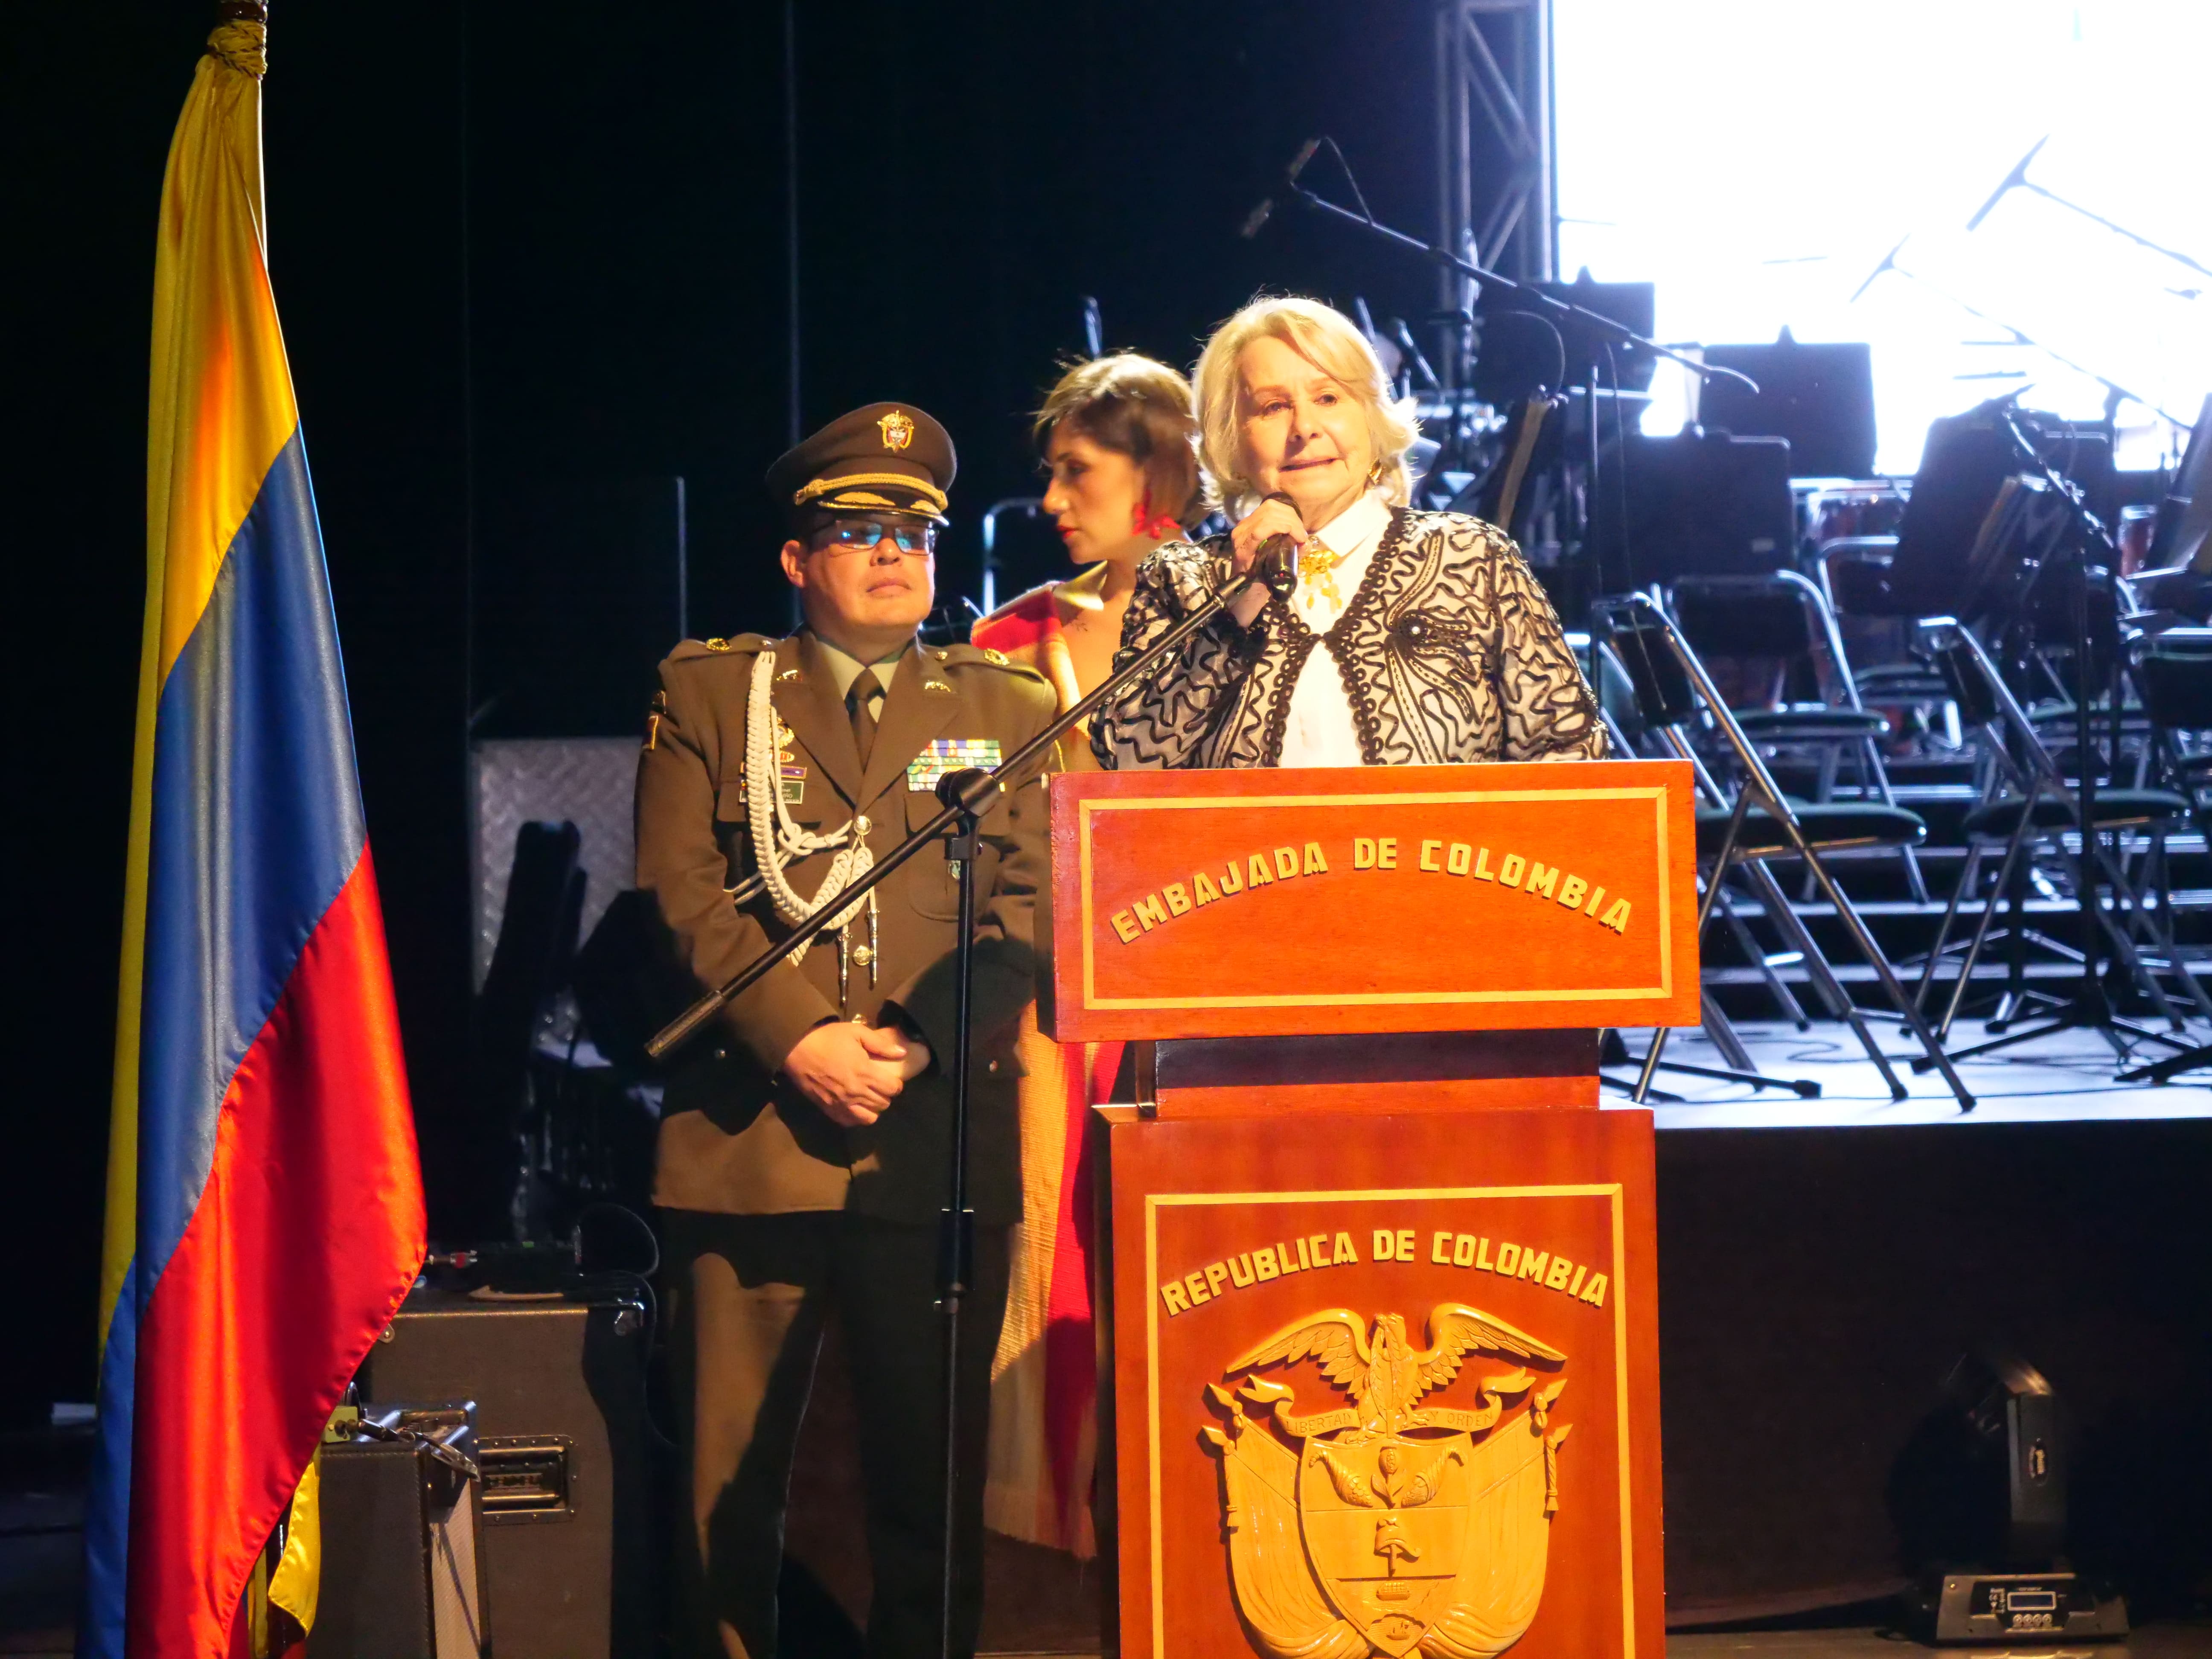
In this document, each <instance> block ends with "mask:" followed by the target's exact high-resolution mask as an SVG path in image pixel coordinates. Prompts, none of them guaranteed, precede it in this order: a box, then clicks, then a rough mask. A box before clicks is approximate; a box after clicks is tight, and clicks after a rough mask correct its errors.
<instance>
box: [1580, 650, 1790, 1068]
mask: <svg viewBox="0 0 2212 1659" xmlns="http://www.w3.org/2000/svg"><path fill="white" fill-rule="evenodd" d="M1567 638H1568V641H1569V643H1570V644H1571V646H1574V647H1575V649H1576V655H1577V660H1579V661H1580V662H1582V664H1583V674H1584V677H1585V678H1588V679H1589V682H1590V684H1593V685H1595V686H1596V687H1598V718H1599V719H1600V720H1603V721H1604V722H1605V729H1606V735H1607V738H1609V739H1610V740H1611V743H1612V747H1613V753H1614V754H1616V755H1633V754H1636V753H1638V751H1639V750H1640V748H1641V744H1640V743H1639V742H1638V739H1639V738H1641V737H1642V736H1643V734H1644V729H1645V728H1644V720H1643V718H1642V714H1641V712H1640V710H1638V708H1637V707H1636V706H1635V701H1634V700H1635V692H1634V688H1633V686H1632V684H1631V682H1630V679H1629V675H1628V671H1627V670H1626V668H1624V667H1623V666H1622V665H1621V664H1620V659H1618V658H1617V657H1615V656H1614V655H1613V652H1612V650H1611V648H1610V647H1597V648H1593V647H1591V645H1590V641H1589V635H1574V634H1570V635H1568V636H1567ZM1616 686H1618V687H1620V688H1621V689H1622V690H1625V691H1626V692H1627V694H1628V696H1629V697H1630V699H1631V702H1630V706H1629V707H1627V708H1620V700H1619V699H1618V698H1617V697H1616V696H1614V695H1613V693H1614V690H1615V688H1616ZM1616 711H1618V712H1616ZM1698 764H1699V763H1697V762H1696V761H1695V759H1694V758H1693V759H1692V765H1698ZM1699 770H1700V773H1701V774H1702V772H1703V768H1702V766H1699ZM1718 899H1719V908H1720V912H1721V915H1722V916H1723V918H1724V919H1725V920H1726V921H1727V922H1728V924H1729V928H1730V929H1731V931H1732V932H1733V933H1735V937H1736V939H1737V942H1738V943H1739V944H1740V945H1741V947H1742V949H1743V951H1744V954H1745V955H1746V956H1747V957H1749V958H1750V959H1751V961H1752V962H1753V963H1755V964H1756V965H1757V966H1758V969H1759V973H1760V974H1761V975H1763V976H1764V977H1765V981H1766V983H1767V988H1768V989H1770V990H1771V991H1772V992H1773V993H1774V994H1775V997H1776V999H1777V1000H1778V1001H1779V1002H1780V1003H1781V1004H1782V1006H1783V1009H1784V1012H1786V1013H1787V1014H1788V1015H1789V1017H1790V1019H1791V1020H1792V1021H1793V1022H1795V1023H1796V1027H1797V1029H1798V1030H1801V1031H1802V1030H1810V1029H1811V1027H1812V1022H1811V1021H1810V1020H1808V1019H1807V1018H1805V1011H1804V1010H1803V1009H1802V1008H1801V1007H1799V1006H1797V999H1796V997H1795V996H1793V995H1791V994H1790V987H1788V986H1787V985H1785V984H1784V983H1783V981H1782V976H1781V975H1779V974H1778V973H1777V972H1776V971H1775V969H1776V967H1777V965H1778V960H1779V959H1778V958H1777V957H1773V956H1771V955H1769V954H1767V952H1766V951H1765V948H1764V947H1763V946H1762V945H1760V944H1759V941H1758V940H1757V939H1754V938H1753V937H1752V933H1751V930H1750V929H1749V928H1748V927H1746V926H1744V923H1743V919H1742V918H1741V916H1739V915H1737V914H1736V913H1735V907H1734V906H1732V905H1731V904H1729V899H1728V895H1727V893H1726V892H1724V891H1723V892H1722V893H1720V894H1719V895H1718ZM1786 957H1787V959H1788V960H1790V961H1796V960H1797V959H1798V957H1799V953H1798V952H1796V951H1790V952H1787V953H1786ZM1698 1001H1699V1022H1698V1023H1699V1025H1700V1026H1701V1027H1702V1028H1703V1029H1704V1030H1705V1035H1706V1036H1708V1037H1710V1038H1711V1040H1712V1044H1713V1046H1714V1047H1715V1048H1718V1049H1719V1050H1720V1051H1721V1058H1722V1059H1723V1060H1726V1061H1727V1062H1728V1064H1727V1066H1692V1065H1690V1064H1687V1063H1686V1062H1685V1061H1681V1060H1654V1061H1653V1062H1652V1063H1653V1064H1654V1065H1656V1066H1657V1068H1658V1069H1661V1070H1664V1071H1669V1072H1681V1073H1686V1074H1687V1075H1690V1076H1693V1077H1705V1078H1712V1079H1717V1081H1720V1082H1723V1083H1747V1084H1749V1085H1751V1086H1752V1087H1753V1088H1754V1089H1787V1090H1789V1091H1790V1092H1791V1093H1792V1094H1795V1095H1796V1096H1798V1097H1800V1098H1801V1099H1805V1100H1814V1099H1817V1098H1819V1097H1820V1085H1819V1084H1818V1083H1816V1082H1814V1081H1813V1080H1812V1079H1810V1078H1771V1077H1768V1076H1767V1075H1766V1074H1765V1073H1764V1072H1761V1071H1760V1070H1759V1062H1758V1061H1757V1060H1753V1058H1752V1057H1751V1050H1749V1049H1748V1048H1745V1047H1744V1046H1743V1039H1742V1038H1741V1036H1738V1035H1737V1034H1736V1030H1735V1025H1734V1024H1731V1023H1730V1022H1729V1017H1728V1014H1727V1012H1725V1011H1724V1010H1723V1008H1722V1007H1721V1006H1720V1004H1719V1002H1718V1001H1717V1000H1715V998H1714V996H1713V994H1712V991H1711V987H1702V986H1701V987H1699V992H1698ZM1645 1063H1646V1062H1645V1060H1644V1059H1641V1058H1639V1057H1638V1056H1637V1055H1635V1054H1631V1053H1629V1051H1628V1047H1627V1044H1626V1042H1623V1041H1622V1039H1621V1036H1620V1032H1618V1031H1616V1030H1607V1033H1606V1038H1605V1042H1604V1043H1603V1045H1602V1048H1601V1058H1600V1060H1599V1061H1598V1064H1599V1066H1600V1067H1601V1068H1602V1067H1604V1066H1638V1068H1642V1067H1644V1066H1645ZM1640 1076H1641V1081H1640V1082H1639V1083H1638V1084H1637V1085H1634V1086H1633V1087H1631V1085H1627V1084H1623V1083H1620V1082H1618V1081H1616V1080H1615V1079H1612V1078H1606V1079H1603V1080H1604V1081H1606V1082H1607V1083H1612V1084H1613V1086H1615V1087H1616V1088H1624V1089H1628V1090H1629V1091H1630V1093H1631V1095H1632V1097H1634V1098H1636V1099H1638V1100H1647V1099H1652V1098H1659V1099H1663V1100H1679V1099H1680V1096H1679V1095H1669V1094H1665V1093H1663V1092H1662V1091H1656V1090H1654V1089H1653V1088H1652V1087H1651V1085H1650V1071H1648V1070H1641V1071H1640Z"/></svg>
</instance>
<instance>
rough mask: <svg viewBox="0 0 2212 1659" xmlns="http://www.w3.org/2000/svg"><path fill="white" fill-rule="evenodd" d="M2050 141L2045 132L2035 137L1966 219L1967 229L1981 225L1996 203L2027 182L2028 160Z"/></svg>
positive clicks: (1978, 227) (1973, 228)
mask: <svg viewBox="0 0 2212 1659" xmlns="http://www.w3.org/2000/svg"><path fill="white" fill-rule="evenodd" d="M2050 142H2051V135H2050V134H2049V133H2047V132H2046V133H2045V134H2044V135H2043V137H2040V138H2039V139H2037V140H2036V141H2035V143H2033V144H2031V145H2030V146H2029V147H2028V151H2027V155H2023V156H2021V158H2020V160H2019V161H2016V162H2015V163H2014V164H2013V169H2012V171H2011V172H2010V173H2007V174H2005V176H2004V183H2002V184H2001V185H1998V186H1997V187H1996V189H1995V190H1993V191H1990V199H1989V200H1988V201H1986V202H1984V203H1983V204H1981V206H1980V207H1979V208H1978V209H1977V210H1975V213H1974V216H1973V217H1972V218H1971V219H1969V220H1967V221H1966V228H1967V229H1968V230H1979V229H1980V228H1981V226H1982V221H1983V220H1984V219H1986V218H1988V217H1989V216H1990V212H1991V211H1992V210H1994V209H1995V208H1996V204H1998V203H1999V202H2002V200H2004V198H2005V197H2007V196H2009V195H2010V194H2011V193H2012V192H2013V191H2015V190H2017V189H2019V188H2020V187H2021V185H2024V184H2026V183H2027V164H2028V163H2029V162H2030V161H2033V160H2034V159H2035V158H2036V156H2037V155H2039V154H2040V153H2041V152H2042V149H2043V147H2044V146H2045V144H2047V143H2050Z"/></svg>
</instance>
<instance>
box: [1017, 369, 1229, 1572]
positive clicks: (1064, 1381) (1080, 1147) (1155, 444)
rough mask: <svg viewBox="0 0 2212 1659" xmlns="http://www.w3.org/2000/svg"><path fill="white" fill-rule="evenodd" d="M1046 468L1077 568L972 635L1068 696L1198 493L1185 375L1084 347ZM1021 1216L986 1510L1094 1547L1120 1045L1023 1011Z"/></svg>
mask: <svg viewBox="0 0 2212 1659" xmlns="http://www.w3.org/2000/svg"><path fill="white" fill-rule="evenodd" d="M1035 431H1036V440H1037V445H1038V447H1039V449H1040V450H1041V451H1042V454H1043V458H1044V463H1045V465H1046V467H1047V469H1048V471H1049V473H1050V477H1051V482H1050V483H1049V484H1048V486H1047V487H1046V489H1045V493H1044V506H1045V510H1046V511H1047V512H1048V513H1051V514H1052V515H1053V518H1054V522H1055V523H1056V524H1057V526H1058V527H1059V530H1060V537H1061V539H1062V540H1064V541H1065V542H1066V544H1067V551H1068V556H1069V557H1070V558H1071V559H1072V560H1073V561H1074V562H1075V563H1076V564H1078V565H1079V566H1081V567H1082V568H1081V570H1080V571H1079V574H1076V575H1073V576H1071V577H1069V578H1067V579H1066V580H1061V581H1053V582H1047V583H1045V584H1044V585H1043V586H1041V587H1036V588H1032V589H1031V590H1030V592H1026V593H1024V594H1023V595H1022V596H1021V597H1020V598H1019V599H1014V600H1012V601H1011V602H1010V603H1008V604H1006V605H1001V606H1000V608H999V609H998V610H997V611H994V612H993V613H992V614H991V615H990V616H988V617H985V618H984V619H983V620H982V621H981V622H979V623H976V624H975V631H974V635H973V639H974V641H975V644H977V645H980V646H986V647H989V648H991V649H993V650H995V651H1002V652H1004V653H1006V655H1007V656H1009V657H1011V658H1012V659H1014V660H1015V661H1017V662H1020V663H1024V664H1027V665H1029V666H1030V667H1032V668H1035V669H1036V670H1037V671H1039V672H1040V673H1042V674H1043V675H1044V676H1045V678H1048V679H1049V680H1050V681H1051V682H1052V684H1053V686H1054V690H1057V691H1058V692H1059V694H1060V707H1061V708H1063V709H1064V708H1068V707H1069V706H1070V705H1072V704H1073V703H1074V702H1077V701H1078V700H1079V699H1080V698H1081V697H1082V696H1083V695H1084V694H1085V692H1087V691H1089V690H1091V689H1092V688H1093V687H1095V686H1097V684H1098V683H1099V682H1100V681H1101V680H1103V679H1104V678H1106V675H1107V672H1108V671H1109V668H1110V667H1111V666H1112V664H1113V660H1114V652H1115V647H1117V646H1119V644H1120V643H1121V618H1122V617H1123V615H1124V613H1126V612H1127V610H1128V606H1129V595H1130V594H1131V592H1133V591H1134V589H1135V586H1136V573H1137V566H1138V564H1139V562H1141V561H1142V560H1144V559H1145V558H1146V557H1147V556H1150V555H1151V554H1152V552H1153V550H1155V549H1157V548H1158V547H1159V546H1160V545H1161V544H1163V543H1164V542H1169V541H1175V540H1179V539H1181V538H1182V536H1183V534H1184V532H1185V530H1186V528H1187V527H1188V526H1189V525H1191V524H1194V523H1195V522H1196V521H1197V520H1198V519H1199V517H1200V515H1201V514H1202V513H1204V511H1205V509H1204V507H1203V506H1202V505H1201V503H1200V489H1199V471H1198V422H1197V419H1196V417H1195V414H1194V408H1193V404H1192V398H1191V390H1190V383H1189V382H1188V381H1187V380H1184V379H1183V377H1182V375H1180V374H1176V371H1175V370H1173V369H1172V368H1169V367H1168V366H1167V365H1166V364H1164V363H1159V362H1153V361H1152V359H1151V358H1149V357H1141V356H1137V355H1136V354H1135V353H1133V352H1117V353H1115V354H1114V355H1113V356H1106V357H1097V358H1094V359H1092V360H1091V361H1090V362H1085V363H1079V364H1077V365H1076V366H1075V367H1074V368H1071V369H1069V370H1068V371H1067V373H1066V374H1064V375H1062V376H1061V377H1060V383H1059V384H1058V385H1057V386H1054V387H1053V389H1052V391H1051V392H1050V393H1049V394H1048V396H1047V397H1046V398H1045V400H1044V404H1043V407H1042V408H1041V409H1040V410H1038V411H1037V416H1036V428H1035ZM1060 753H1061V757H1062V762H1063V763H1064V764H1065V765H1066V766H1068V767H1071V768H1074V769H1082V770H1086V771H1088V770H1094V769H1096V768H1097V761H1096V760H1095V759H1093V758H1092V756H1091V740H1090V733H1089V732H1088V731H1087V730H1080V729H1079V730H1078V731H1077V732H1073V733H1072V734H1071V735H1070V736H1069V737H1068V738H1067V739H1066V741H1065V742H1063V743H1062V744H1061V747H1060ZM1019 1048H1020V1054H1021V1057H1022V1060H1023V1062H1024V1065H1025V1066H1027V1068H1028V1075H1027V1076H1026V1077H1025V1078H1024V1080H1023V1084H1022V1185H1023V1206H1022V1207H1023V1221H1022V1224H1021V1225H1019V1226H1018V1227H1017V1228H1016V1229H1015V1230H1014V1239H1013V1263H1012V1267H1013V1272H1012V1289H1011V1292H1010V1294H1009V1296H1008V1298H1007V1306H1006V1327H1005V1331H1004V1334H1003V1335H1002V1336H1001V1338H1000V1343H999V1353H998V1358H997V1361H996V1363H995V1364H994V1366H993V1381H992V1386H991V1460H990V1474H989V1477H988V1480H987V1485H986V1486H985V1490H984V1518H985V1520H986V1522H987V1524H988V1525H989V1526H990V1527H991V1528H992V1529H993V1530H994V1531H996V1532H1001V1533H1005V1534H1008V1535H1009V1536H1011V1537H1015V1538H1019V1539H1023V1540H1024V1541H1028V1542H1030V1543H1034V1544H1044V1545H1048V1546H1050V1547H1054V1548H1057V1549H1065V1550H1071V1551H1073V1553H1075V1554H1076V1555H1077V1556H1079V1557H1081V1558H1084V1559H1088V1558H1090V1557H1091V1556H1093V1555H1095V1554H1097V1540H1096V1538H1095V1536H1094V1534H1093V1531H1092V1527H1091V1477H1092V1473H1093V1470H1094V1468H1095V1467H1096V1464H1097V1417H1096V1414H1095V1412H1094V1409H1093V1407H1094V1401H1093V1391H1094V1387H1095V1378H1096V1371H1095V1365H1096V1349H1095V1334H1094V1331H1095V1328H1094V1325H1093V1322H1092V1318H1091V1237H1092V1230H1091V1214H1090V1209H1091V1181H1090V1161H1089V1158H1088V1156H1087V1152H1086V1147H1087V1140H1086V1137H1085V1133H1084V1132H1085V1122H1086V1120H1087V1117H1088V1115H1089V1112H1088V1109H1089V1104H1090V1103H1091V1101H1092V1100H1094V1099H1103V1098H1104V1097H1105V1091H1106V1087H1107V1085H1109V1084H1110V1083H1111V1081H1112V1079H1113V1074H1114V1070H1115V1066H1118V1065H1119V1064H1120V1062H1121V1044H1119V1043H1094V1044H1091V1045H1090V1046H1089V1048H1087V1049H1079V1048H1066V1049H1063V1048H1060V1045H1059V1044H1057V1043H1055V1042H1052V1041H1051V1040H1050V1039H1048V1038H1047V1037H1045V1036H1042V1034H1040V1033H1039V1032H1038V1030H1037V1029H1036V1010H1035V1008H1034V1007H1032V1008H1031V1009H1030V1012H1029V1013H1028V1014H1027V1015H1026V1016H1024V1020H1023V1024H1022V1033H1021V1039H1020V1045H1019Z"/></svg>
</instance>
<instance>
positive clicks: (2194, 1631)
mask: <svg viewBox="0 0 2212 1659" xmlns="http://www.w3.org/2000/svg"><path fill="white" fill-rule="evenodd" d="M1667 1653H1668V1659H1720V1656H1722V1655H1724V1654H1725V1655H1730V1656H1733V1655H1739V1654H1747V1655H1750V1656H1752V1659H1875V1656H1878V1655H1879V1656H1885V1659H1894V1656H1896V1655H1899V1654H1909V1653H1940V1654H1946V1655H1951V1656H1955V1659H1969V1656H1972V1659H2204V1656H2206V1655H2212V1623H2203V1622H2197V1621H2191V1622H2188V1623H2183V1624H2160V1625H2154V1626H2150V1627H2149V1628H2148V1629H2144V1630H2139V1631H2137V1632H2135V1633H2134V1634H2133V1635H2132V1636H2130V1637H2129V1638H2127V1640H2125V1641H2124V1642H2066V1641H2063V1640H2057V1641H2051V1642H2043V1643H2033V1644H2020V1645H2017V1646H2004V1645H2001V1644H1991V1645H1990V1646H1988V1647H1977V1648H1963V1647H1954V1648H1933V1647H1929V1646H1926V1645H1924V1644H1922V1643H1919V1642H1915V1641H1911V1640H1909V1639H1907V1638H1904V1637H1901V1636H1899V1635H1897V1634H1896V1633H1894V1632H1891V1631H1888V1630H1886V1629H1881V1628H1872V1627H1869V1628H1861V1629H1857V1630H1782V1631H1717V1632H1699V1633H1697V1634H1694V1635H1692V1634H1681V1633H1676V1634H1672V1635H1669V1636H1668V1638H1667ZM994 1659H1073V1656H1070V1655H1066V1654H1054V1655H1051V1656H1046V1655H1043V1654H1006V1655H1000V1656H994Z"/></svg>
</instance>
